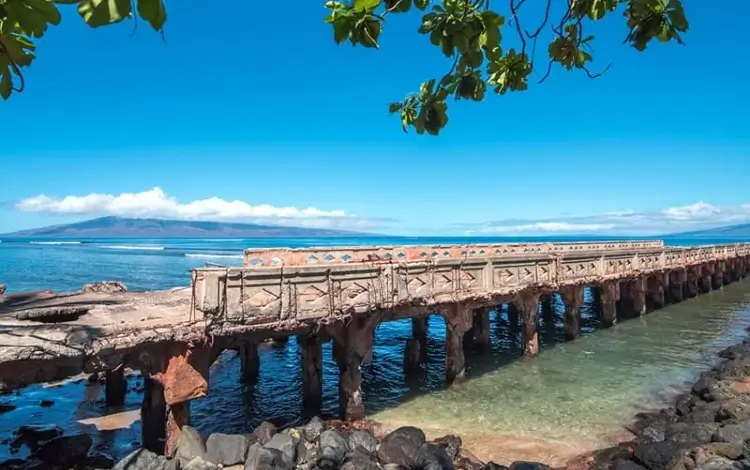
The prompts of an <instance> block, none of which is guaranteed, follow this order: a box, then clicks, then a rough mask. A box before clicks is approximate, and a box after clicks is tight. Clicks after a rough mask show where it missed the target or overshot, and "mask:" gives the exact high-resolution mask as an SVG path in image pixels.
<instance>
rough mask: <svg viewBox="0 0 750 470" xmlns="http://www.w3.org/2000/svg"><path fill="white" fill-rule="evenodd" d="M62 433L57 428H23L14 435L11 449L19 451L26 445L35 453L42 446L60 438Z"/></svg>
mask: <svg viewBox="0 0 750 470" xmlns="http://www.w3.org/2000/svg"><path fill="white" fill-rule="evenodd" d="M62 433H63V431H62V429H61V428H59V427H57V426H55V427H44V426H21V427H20V428H18V429H17V430H16V432H15V433H13V440H12V441H11V443H10V448H11V451H13V449H19V448H20V447H21V446H22V445H24V444H26V445H27V446H28V447H29V449H31V451H32V452H35V451H36V450H37V449H38V448H39V445H40V444H42V443H44V442H47V441H49V440H52V439H54V438H56V437H60V436H62Z"/></svg>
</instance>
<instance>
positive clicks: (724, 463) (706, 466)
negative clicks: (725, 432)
mask: <svg viewBox="0 0 750 470" xmlns="http://www.w3.org/2000/svg"><path fill="white" fill-rule="evenodd" d="M745 468H746V467H745V465H743V463H742V462H736V461H734V460H729V459H727V458H725V457H714V458H712V459H711V460H709V461H708V462H705V463H703V464H701V465H699V466H697V467H696V470H744V469H745Z"/></svg>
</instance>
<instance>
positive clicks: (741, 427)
mask: <svg viewBox="0 0 750 470" xmlns="http://www.w3.org/2000/svg"><path fill="white" fill-rule="evenodd" d="M746 439H750V421H743V422H741V423H737V424H725V425H724V426H722V427H720V428H719V429H717V430H716V432H714V434H713V436H712V437H711V440H712V441H713V442H731V443H735V444H740V445H741V444H742V443H743V442H744V441H745V440H746Z"/></svg>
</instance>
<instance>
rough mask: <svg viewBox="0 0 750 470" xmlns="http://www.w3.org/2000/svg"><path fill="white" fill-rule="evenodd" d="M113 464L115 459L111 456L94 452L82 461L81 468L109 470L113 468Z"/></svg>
mask: <svg viewBox="0 0 750 470" xmlns="http://www.w3.org/2000/svg"><path fill="white" fill-rule="evenodd" d="M115 463H116V462H115V459H114V458H112V456H110V455H107V454H104V453H101V452H94V453H91V454H89V455H87V456H86V458H85V459H83V463H82V464H81V466H82V467H83V468H86V469H98V470H109V469H111V468H112V467H114V466H115Z"/></svg>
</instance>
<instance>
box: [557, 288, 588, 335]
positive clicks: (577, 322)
mask: <svg viewBox="0 0 750 470" xmlns="http://www.w3.org/2000/svg"><path fill="white" fill-rule="evenodd" d="M583 289H584V287H583V286H582V285H578V286H566V287H563V288H562V289H561V290H560V295H561V296H562V299H563V303H564V304H565V317H564V320H565V340H566V341H571V340H574V339H576V338H578V334H579V333H580V331H581V307H582V306H583Z"/></svg>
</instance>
